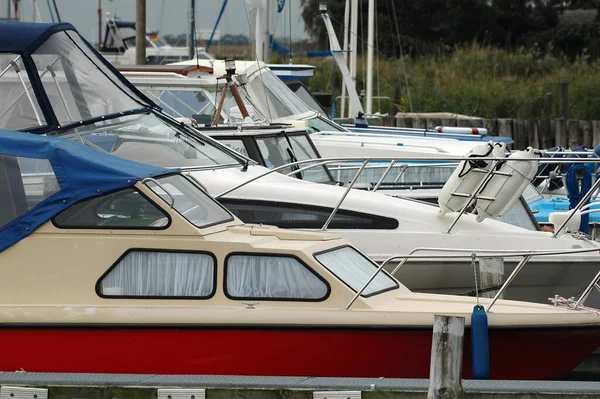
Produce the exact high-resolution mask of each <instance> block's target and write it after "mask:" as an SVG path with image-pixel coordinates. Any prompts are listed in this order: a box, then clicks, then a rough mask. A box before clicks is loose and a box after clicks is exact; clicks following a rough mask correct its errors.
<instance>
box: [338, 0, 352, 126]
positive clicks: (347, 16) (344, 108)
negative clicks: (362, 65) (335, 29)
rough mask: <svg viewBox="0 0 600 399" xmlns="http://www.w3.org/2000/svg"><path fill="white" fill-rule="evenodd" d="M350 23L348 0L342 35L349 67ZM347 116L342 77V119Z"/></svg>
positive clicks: (344, 86) (344, 87)
mask: <svg viewBox="0 0 600 399" xmlns="http://www.w3.org/2000/svg"><path fill="white" fill-rule="evenodd" d="M349 23H350V0H346V7H345V8H344V29H343V31H342V34H343V35H344V47H342V50H344V62H345V64H346V65H348V53H347V51H348V24H349ZM345 115H346V85H345V84H344V77H343V76H342V104H341V110H340V118H342V119H343V118H345Z"/></svg>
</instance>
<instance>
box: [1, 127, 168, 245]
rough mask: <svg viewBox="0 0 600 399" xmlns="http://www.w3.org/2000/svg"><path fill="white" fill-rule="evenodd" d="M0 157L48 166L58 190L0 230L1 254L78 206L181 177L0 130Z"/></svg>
mask: <svg viewBox="0 0 600 399" xmlns="http://www.w3.org/2000/svg"><path fill="white" fill-rule="evenodd" d="M0 155H2V156H9V157H19V158H33V159H46V160H48V161H49V162H50V164H51V165H52V169H53V172H54V174H55V176H56V179H57V181H58V184H59V186H60V190H59V191H58V192H56V193H55V194H53V195H51V196H50V197H48V198H46V199H45V200H43V201H42V202H40V203H39V204H37V205H35V206H33V207H32V208H31V209H29V210H28V211H26V212H25V213H22V214H21V215H20V216H18V217H17V218H16V219H14V220H12V221H11V222H9V223H8V224H6V225H4V226H3V227H1V228H0V252H1V251H3V250H5V249H6V248H8V247H10V246H11V245H13V244H15V243H17V242H19V241H20V240H22V239H23V238H25V237H27V236H28V235H29V234H31V233H32V232H33V231H35V230H36V229H37V228H38V227H40V226H41V225H42V224H44V223H46V222H47V221H48V220H50V219H52V218H53V217H54V216H56V215H58V214H59V213H60V212H62V211H64V210H65V209H67V208H68V207H70V206H71V205H73V204H75V203H76V202H79V201H81V200H84V199H87V198H90V197H95V196H98V195H102V194H104V193H107V192H110V191H115V190H118V189H123V188H127V187H131V186H133V185H134V184H135V183H136V182H137V181H139V180H142V179H144V178H146V177H156V176H160V175H164V174H169V173H174V172H177V169H169V168H158V167H155V166H149V165H145V164H141V163H138V162H133V161H128V160H126V159H123V158H118V157H115V156H113V155H110V154H107V153H103V152H100V151H97V150H95V149H92V148H89V147H86V146H84V145H83V144H80V143H78V142H75V141H71V140H65V139H59V138H54V137H48V136H40V135H35V134H30V133H23V132H14V131H7V130H0ZM17 172H18V171H17ZM17 177H18V178H21V177H20V176H17ZM0 193H2V188H0Z"/></svg>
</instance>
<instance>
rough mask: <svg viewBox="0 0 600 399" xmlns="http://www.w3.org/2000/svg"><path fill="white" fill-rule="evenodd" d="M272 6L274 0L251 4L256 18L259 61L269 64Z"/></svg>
mask: <svg viewBox="0 0 600 399" xmlns="http://www.w3.org/2000/svg"><path fill="white" fill-rule="evenodd" d="M272 5H273V3H272V0H259V1H253V2H251V3H250V6H251V7H252V15H253V17H254V46H255V50H256V59H257V61H264V62H268V61H269V58H270V49H271V46H270V42H269V35H270V32H271V21H270V20H271V18H270V13H269V10H270V8H271V6H272Z"/></svg>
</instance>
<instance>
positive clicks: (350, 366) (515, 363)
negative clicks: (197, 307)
mask: <svg viewBox="0 0 600 399" xmlns="http://www.w3.org/2000/svg"><path fill="white" fill-rule="evenodd" d="M431 338H432V333H431V330H430V329H420V328H415V329H390V328H377V327H373V328H368V329H356V328H352V327H347V328H344V327H317V328H295V327H281V328H274V327H265V328H260V327H255V328H243V327H214V328H206V327H204V326H202V327H200V326H196V327H189V326H182V327H169V328H164V327H150V326H146V327H143V326H135V327H130V328H123V327H117V326H114V327H111V326H102V327H101V328H98V327H91V326H90V327H77V328H72V327H64V326H62V327H52V328H48V327H42V326H35V327H20V328H7V327H4V328H0V342H2V343H3V345H2V356H0V370H1V371H16V370H21V369H23V370H25V371H27V372H75V373H135V374H219V375H263V376H328V377H388V378H428V377H429V362H430V357H431ZM489 340H490V344H489V345H490V372H491V378H492V379H561V378H564V377H565V376H566V375H567V374H568V373H569V372H570V371H571V370H573V368H575V367H576V366H577V365H578V364H579V363H580V362H581V361H582V360H583V359H585V358H586V357H587V356H588V355H589V354H591V353H592V352H593V351H594V350H595V349H596V348H597V347H599V346H600V326H596V327H587V328H583V327H581V328H577V327H575V328H555V329H541V328H532V329H521V328H520V329H516V328H515V329H491V330H490V331H489ZM470 345H471V344H470V339H469V331H468V330H467V331H466V334H465V342H464V361H463V365H464V367H463V377H464V378H470V376H471V371H470V369H471V347H470Z"/></svg>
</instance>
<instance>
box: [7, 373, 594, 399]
mask: <svg viewBox="0 0 600 399" xmlns="http://www.w3.org/2000/svg"><path fill="white" fill-rule="evenodd" d="M0 385H2V386H26V387H37V388H47V389H48V397H50V398H59V397H60V398H75V397H78V398H81V397H85V398H86V399H94V398H118V399H120V398H144V399H145V398H148V399H150V398H152V399H156V397H157V389H159V388H184V389H191V388H196V389H206V397H213V398H221V397H246V398H254V397H260V398H266V399H269V398H282V397H286V398H307V399H308V398H313V397H317V396H313V395H314V392H315V391H358V392H355V395H358V396H355V395H352V396H353V397H361V393H362V397H365V398H367V397H368V398H390V397H396V396H398V397H403V398H406V397H415V398H417V397H425V396H426V394H427V389H428V386H429V380H427V379H395V378H315V377H259V376H218V375H139V374H69V373H27V372H14V373H12V372H11V373H0ZM463 387H464V391H465V393H466V394H467V396H468V397H469V398H487V397H491V396H494V397H523V396H527V397H537V395H543V396H544V397H545V398H551V397H564V396H565V395H569V398H578V397H581V398H583V397H585V398H590V397H600V382H597V381H476V380H464V381H463ZM359 392H360V393H359ZM181 393H182V394H183V392H181ZM257 395H258V396H257ZM175 396H176V397H177V398H183V397H185V396H183V395H175ZM175 396H173V397H175ZM188 396H189V395H188ZM330 396H331V397H336V396H333V395H330ZM159 397H160V395H159ZM192 397H193V396H192ZM344 397H349V396H348V395H344Z"/></svg>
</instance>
